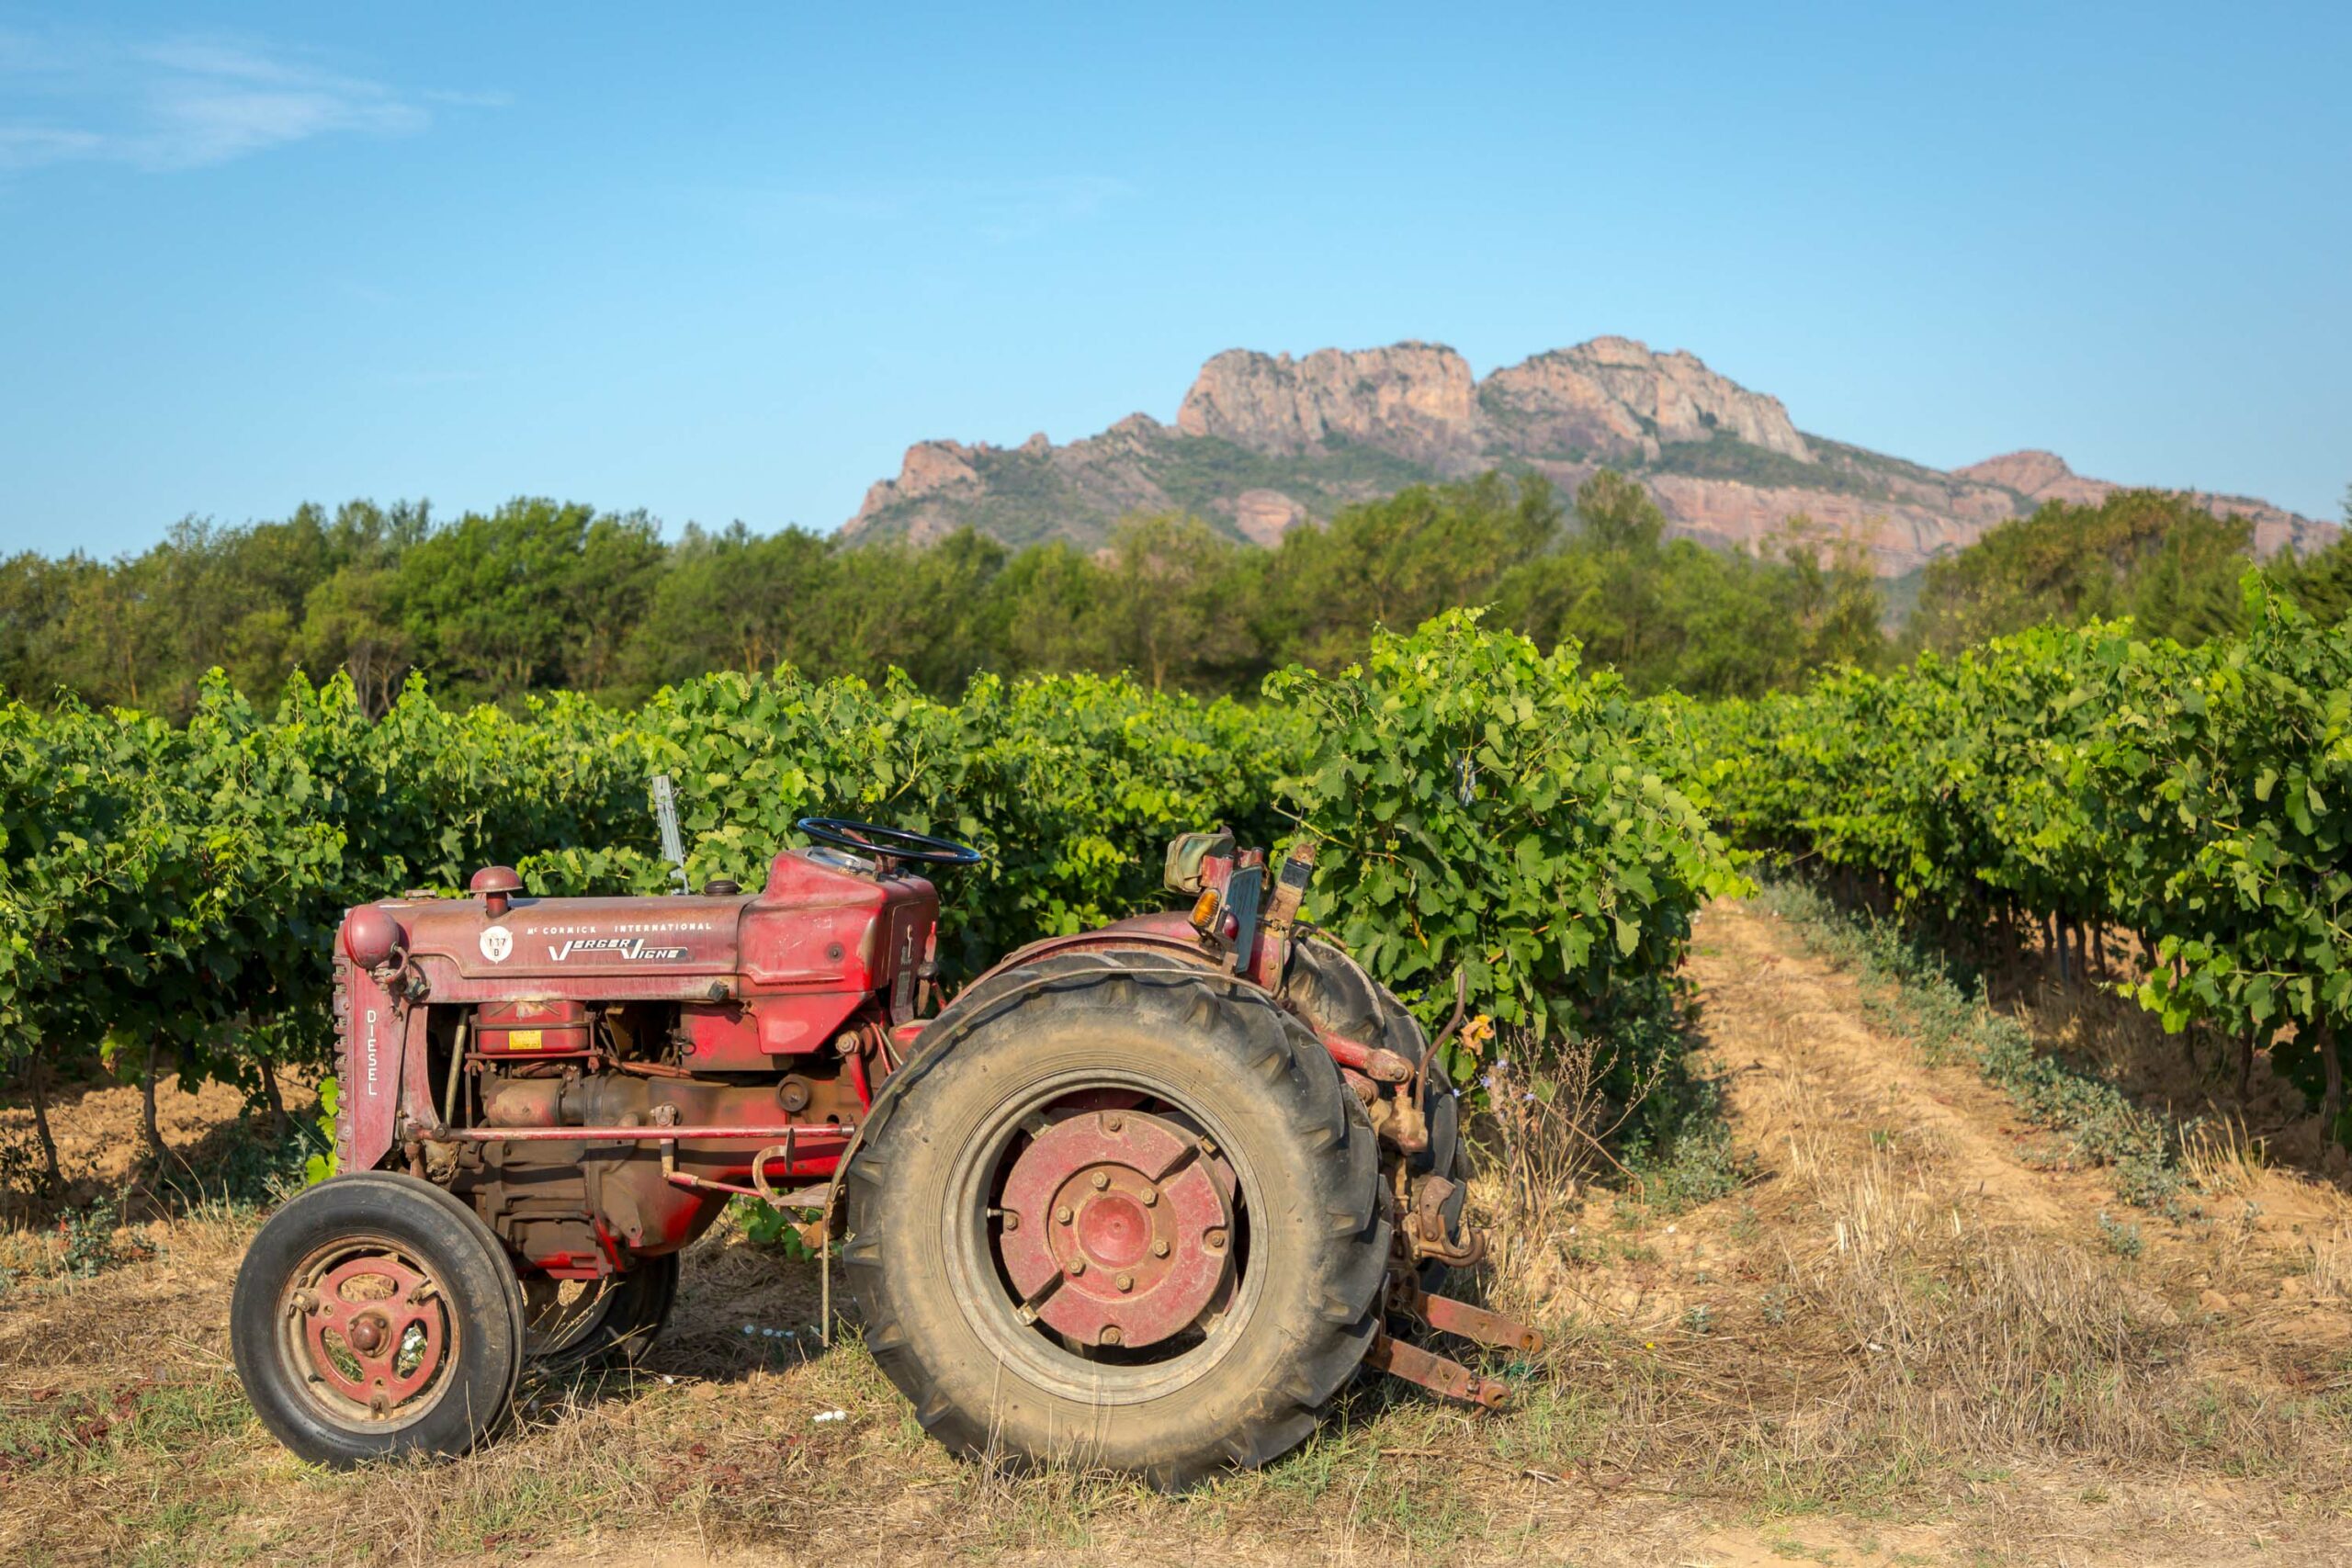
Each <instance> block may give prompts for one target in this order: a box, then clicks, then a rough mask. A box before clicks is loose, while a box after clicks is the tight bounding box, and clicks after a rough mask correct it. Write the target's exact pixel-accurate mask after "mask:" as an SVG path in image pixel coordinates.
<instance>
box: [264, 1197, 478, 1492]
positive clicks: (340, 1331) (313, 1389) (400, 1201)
mask: <svg viewBox="0 0 2352 1568" xmlns="http://www.w3.org/2000/svg"><path fill="white" fill-rule="evenodd" d="M229 1338H230V1348H231V1351H232V1355H233V1356H234V1357H235V1359H236V1364H237V1375H238V1377H239V1378H240V1379H241V1380H243V1383H244V1385H245V1394H246V1397H247V1398H249V1399H250V1400H252V1402H253V1406H254V1413H255V1414H257V1415H258V1416H260V1417H261V1421H262V1425H263V1426H265V1427H268V1428H269V1430H270V1431H271V1433H272V1434H273V1435H275V1436H276V1437H277V1440H278V1441H279V1442H281V1443H284V1444H285V1445H286V1446H287V1447H288V1449H290V1450H293V1452H294V1453H295V1454H296V1455H297V1456H298V1457H300V1458H301V1459H305V1460H308V1461H311V1462H312V1463H314V1464H323V1465H332V1466H334V1467H336V1468H338V1469H342V1468H347V1467H349V1466H351V1465H354V1464H357V1463H359V1462H361V1461H365V1460H370V1459H377V1458H380V1457H382V1456H385V1455H388V1454H401V1453H430V1454H459V1453H463V1452H465V1451H466V1450H468V1449H470V1448H472V1447H473V1446H474V1444H475V1443H477V1442H479V1441H480V1440H481V1438H482V1437H483V1436H484V1435H485V1434H487V1433H488V1432H490V1431H491V1430H492V1428H493V1427H496V1426H497V1425H498V1423H499V1422H500V1420H501V1419H502V1418H503V1416H505V1414H506V1411H507V1407H508V1405H509V1404H510V1403H511V1402H512V1401H513V1399H514V1397H515V1380H516V1378H517V1377H518V1376H519V1375H520V1373H521V1371H522V1366H523V1339H524V1329H523V1292H522V1290H521V1288H520V1286H519V1284H518V1283H517V1281H516V1280H515V1270H514V1269H513V1267H512V1266H511V1265H510V1264H509V1263H508V1262H507V1260H506V1254H505V1250H504V1249H503V1247H500V1246H499V1243H498V1238H497V1237H496V1236H494V1235H492V1234H491V1231H490V1228H489V1227H488V1226H487V1225H485V1224H482V1223H481V1219H480V1218H478V1217H477V1216H476V1215H475V1213H474V1212H473V1211H472V1210H471V1209H469V1208H468V1207H467V1206H466V1205H465V1204H464V1203H462V1202H459V1201H458V1200H457V1199H455V1198H453V1197H451V1196H450V1195H449V1194H448V1193H447V1192H445V1191H443V1190H441V1189H440V1188H438V1187H435V1186H434V1185H433V1184H432V1183H430V1182H427V1181H420V1180H418V1179H415V1178H414V1177H409V1176H398V1175H394V1174H392V1173H391V1172H389V1171H366V1172H361V1173H358V1174H356V1175H351V1176H340V1177H337V1178H335V1179H334V1180H332V1181H327V1182H322V1183H321V1184H320V1185H319V1186H316V1187H313V1188H311V1189H310V1190H307V1191H304V1192H301V1193H299V1194H297V1195H296V1196H295V1197H293V1198H292V1199H290V1200H289V1201H288V1202H287V1203H286V1204H285V1205H284V1206H283V1207H282V1208H280V1209H279V1210H278V1211H277V1213H275V1214H272V1215H271V1216H270V1218H269V1221H268V1223H267V1224H264V1225H263V1226H262V1228H261V1231H260V1233H259V1234H258V1235H255V1236H254V1240H253V1245H252V1246H251V1247H248V1248H247V1249H246V1252H245V1259H244V1262H243V1264H242V1265H240V1266H239V1268H238V1269H237V1286H236V1292H235V1295H234V1297H233V1299H232V1304H231V1307H230V1329H229Z"/></svg>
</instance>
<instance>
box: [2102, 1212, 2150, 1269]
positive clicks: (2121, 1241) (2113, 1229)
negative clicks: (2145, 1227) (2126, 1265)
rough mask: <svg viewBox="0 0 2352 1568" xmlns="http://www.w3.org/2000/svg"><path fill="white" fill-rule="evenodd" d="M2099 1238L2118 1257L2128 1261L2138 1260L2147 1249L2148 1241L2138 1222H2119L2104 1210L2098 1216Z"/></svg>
mask: <svg viewBox="0 0 2352 1568" xmlns="http://www.w3.org/2000/svg"><path fill="white" fill-rule="evenodd" d="M2098 1239H2099V1241H2100V1243H2101V1244H2102V1245H2103V1246H2105V1247H2106V1248H2107V1249H2108V1250H2109V1252H2112V1253H2113V1254H2115V1256H2116V1257H2118V1258H2123V1259H2125V1260H2126V1261H2127V1262H2130V1261H2137V1260H2138V1258H2139V1257H2140V1255H2141V1254H2142V1253H2143V1252H2145V1251H2146V1250H2147V1243H2146V1242H2145V1241H2144V1240H2143V1239H2142V1237H2141V1235H2140V1227H2139V1225H2138V1224H2119V1223H2117V1222H2116V1221H2114V1220H2111V1219H2109V1218H2108V1216H2107V1214H2106V1213H2105V1212H2104V1211H2102V1212H2101V1213H2100V1214H2099V1217H2098Z"/></svg>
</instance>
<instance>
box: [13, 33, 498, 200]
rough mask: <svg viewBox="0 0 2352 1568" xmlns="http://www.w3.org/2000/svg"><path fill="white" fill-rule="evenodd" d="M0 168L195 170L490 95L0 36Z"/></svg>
mask: <svg viewBox="0 0 2352 1568" xmlns="http://www.w3.org/2000/svg"><path fill="white" fill-rule="evenodd" d="M0 91H5V92H6V96H8V97H10V98H12V99H14V100H15V107H14V112H12V113H10V114H9V115H8V116H7V117H6V118H0V169H17V170H23V169H33V168H40V167H43V166H45V165H50V164H68V163H102V164H128V165H130V166H131V167H133V168H139V169H146V170H153V171H164V170H173V169H194V168H202V167H205V166H207V165H209V164H224V163H227V162H229V161H231V160H232V159H236V158H243V157H248V156H250V155H252V154H254V153H256V152H266V151H268V150H269V149H271V148H274V147H284V146H288V145H290V144H292V143H294V142H298V141H311V140H313V139H315V138H318V137H322V136H334V135H365V136H404V135H412V134H413V133H415V132H417V131H420V130H424V129H425V127H426V126H428V125H429V124H431V123H432V115H431V112H430V111H429V110H428V108H427V107H426V104H427V102H428V101H430V102H437V103H447V104H466V105H469V106H473V107H481V106H484V105H487V104H489V103H490V102H492V99H493V97H494V95H486V94H451V93H425V92H413V93H411V92H402V91H400V90H398V89H396V88H393V87H390V86H388V85H384V84H382V83H380V82H374V81H369V80H368V79H366V78H364V77H358V76H353V75H349V74H346V73H342V72H338V71H333V70H329V69H327V68H325V67H324V66H322V65H320V64H317V63H314V62H311V61H309V60H306V59H303V58H301V57H300V56H297V55H293V54H289V53H288V52H286V51H278V50H273V49H269V48H266V47H263V46H260V45H255V44H252V43H247V42H243V41H231V40H223V39H203V38H180V39H164V40H161V41H155V42H146V43H134V44H126V43H121V42H119V41H115V40H111V39H88V38H78V39H37V38H33V37H30V36H28V35H25V34H0Z"/></svg>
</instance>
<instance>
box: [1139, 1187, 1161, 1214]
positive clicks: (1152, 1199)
mask: <svg viewBox="0 0 2352 1568" xmlns="http://www.w3.org/2000/svg"><path fill="white" fill-rule="evenodd" d="M1143 1206H1144V1207H1145V1208H1147V1209H1150V1208H1156V1207H1158V1206H1159V1188H1157V1187H1147V1188H1145V1189H1144V1190H1143Z"/></svg>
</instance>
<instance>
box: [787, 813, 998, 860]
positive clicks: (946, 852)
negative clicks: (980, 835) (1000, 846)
mask: <svg viewBox="0 0 2352 1568" xmlns="http://www.w3.org/2000/svg"><path fill="white" fill-rule="evenodd" d="M793 826H794V827H796V828H797V829H800V830H801V831H802V832H804V833H806V834H808V835H809V837H810V838H812V839H814V840H817V841H818V842H819V843H820V844H839V845H840V846H841V847H842V848H843V849H845V850H857V851H862V852H865V853H867V854H872V855H877V856H879V857H881V858H882V859H884V860H894V861H910V862H912V863H915V864H917V865H978V864H979V863H980V862H982V861H984V860H986V859H988V858H989V857H988V856H986V855H984V854H982V853H980V852H979V851H978V850H976V849H974V848H972V846H971V845H969V844H959V843H957V842H956V840H953V839H934V838H933V837H932V836H931V835H930V834H928V833H910V832H909V831H907V829H904V828H885V827H883V826H882V825H881V824H880V823H878V822H853V821H851V820H850V819H849V818H846V817H803V818H801V819H800V820H799V821H797V822H795V823H794V824H793Z"/></svg>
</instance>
